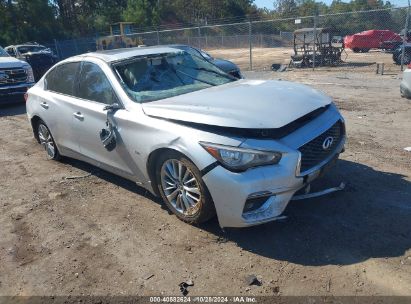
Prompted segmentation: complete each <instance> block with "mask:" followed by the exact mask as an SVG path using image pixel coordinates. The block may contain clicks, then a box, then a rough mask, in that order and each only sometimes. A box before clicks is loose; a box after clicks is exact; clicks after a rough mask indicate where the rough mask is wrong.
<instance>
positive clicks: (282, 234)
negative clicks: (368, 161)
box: [64, 159, 411, 266]
mask: <svg viewBox="0 0 411 304" xmlns="http://www.w3.org/2000/svg"><path fill="white" fill-rule="evenodd" d="M64 162H65V163H67V164H70V165H72V166H74V167H76V168H79V169H81V170H84V171H86V172H89V173H91V174H93V175H96V176H98V177H99V178H102V179H103V180H105V181H107V182H110V183H113V184H115V185H117V186H120V187H122V188H124V189H126V190H128V191H131V192H134V193H136V194H138V195H141V196H144V197H146V198H148V199H150V200H152V201H153V202H155V203H157V204H159V205H161V206H162V208H163V209H165V210H167V211H168V209H166V208H165V206H164V204H163V203H162V202H161V199H159V198H157V197H155V196H153V195H152V194H151V193H150V192H149V191H147V190H145V189H143V188H142V187H139V186H137V185H136V184H135V183H134V182H132V181H129V180H126V179H124V178H121V177H119V176H116V175H113V174H111V173H108V172H106V171H103V170H101V169H98V168H96V167H94V166H91V165H89V164H87V163H84V162H81V161H77V160H73V159H65V160H64ZM341 181H345V182H346V183H347V186H346V188H345V189H344V190H343V191H339V192H335V193H333V194H329V195H326V196H323V197H318V198H312V199H307V200H301V201H293V202H291V203H290V204H289V205H288V207H287V209H286V210H285V212H284V214H285V215H286V216H287V217H288V218H287V219H286V220H282V221H277V222H271V223H267V224H264V225H259V226H254V227H248V228H226V229H224V230H222V229H221V228H220V227H219V225H218V221H217V219H213V220H211V221H209V222H207V223H205V224H202V225H200V226H199V228H201V229H204V230H206V231H208V232H210V233H212V234H214V235H215V236H216V237H217V240H218V241H222V242H227V241H231V242H234V243H236V244H237V245H238V246H239V247H241V248H242V249H243V250H247V251H250V252H252V253H254V254H257V255H260V256H264V257H267V258H271V259H275V260H282V261H288V262H292V263H295V264H301V265H311V266H320V265H350V264H356V263H358V262H361V261H364V260H367V259H370V258H380V257H398V256H402V255H403V254H404V252H406V251H407V250H408V249H410V248H411V238H410V237H409V236H410V235H411V225H410V223H411V182H409V181H407V180H406V179H405V176H403V175H401V174H395V173H388V172H381V171H377V170H374V169H373V168H371V167H369V166H366V165H363V164H359V163H355V162H351V161H346V160H339V161H338V162H337V165H336V168H335V170H333V171H332V172H330V173H328V174H327V175H326V176H324V177H323V178H322V179H320V180H318V181H317V182H316V183H314V184H313V185H312V191H316V190H320V189H324V188H326V187H333V186H337V185H339V184H340V182H341ZM168 212H169V213H170V214H171V212H170V211H168ZM176 220H177V218H176Z"/></svg>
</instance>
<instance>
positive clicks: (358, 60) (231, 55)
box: [207, 47, 400, 73]
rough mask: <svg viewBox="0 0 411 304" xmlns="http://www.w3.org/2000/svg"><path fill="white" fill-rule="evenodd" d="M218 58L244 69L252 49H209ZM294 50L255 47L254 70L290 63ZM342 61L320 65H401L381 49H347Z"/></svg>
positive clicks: (388, 68)
mask: <svg viewBox="0 0 411 304" xmlns="http://www.w3.org/2000/svg"><path fill="white" fill-rule="evenodd" d="M207 51H208V52H209V53H210V54H211V55H212V56H214V57H216V58H224V59H227V60H230V61H233V62H234V63H236V64H237V65H238V66H239V67H240V68H241V69H242V70H248V69H249V68H250V50H249V49H248V48H239V49H219V50H215V49H210V50H207ZM292 54H294V51H293V50H292V48H291V47H275V48H253V49H252V64H253V70H270V68H271V65H272V64H273V63H277V64H288V63H289V62H290V59H291V57H290V56H291V55H292ZM341 59H342V61H343V62H342V63H341V64H340V65H339V66H337V67H331V68H330V67H320V68H318V69H319V70H321V71H330V72H333V73H334V72H335V71H337V70H338V71H352V72H354V71H355V72H375V71H376V65H375V63H384V69H385V72H386V73H398V72H399V71H400V66H398V65H396V64H394V61H393V59H392V54H389V53H384V52H382V51H379V50H371V51H370V52H369V53H354V52H352V51H351V50H350V49H346V50H345V51H344V52H343V53H342V55H341Z"/></svg>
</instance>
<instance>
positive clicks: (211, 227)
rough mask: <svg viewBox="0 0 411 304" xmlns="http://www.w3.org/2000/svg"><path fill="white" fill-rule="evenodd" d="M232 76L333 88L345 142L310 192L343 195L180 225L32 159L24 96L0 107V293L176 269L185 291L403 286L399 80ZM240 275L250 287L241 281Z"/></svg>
mask: <svg viewBox="0 0 411 304" xmlns="http://www.w3.org/2000/svg"><path fill="white" fill-rule="evenodd" d="M370 54H371V53H370ZM267 56H269V55H268V54H267ZM367 56H368V54H367ZM228 58H229V59H234V58H235V56H234V55H232V57H228ZM245 74H246V76H247V77H249V78H266V79H268V78H273V79H276V78H281V79H283V80H295V81H300V82H304V83H307V84H310V85H312V86H314V87H315V88H318V89H320V90H323V91H324V92H326V93H327V94H329V95H331V96H332V97H334V99H335V101H336V103H337V104H338V106H339V107H340V109H341V111H342V113H343V115H344V117H345V118H346V121H347V131H348V143H347V146H346V152H345V153H344V154H343V155H342V157H341V160H340V161H339V162H338V164H337V167H336V170H335V171H333V172H331V173H329V174H328V175H327V176H325V177H324V178H323V179H322V180H321V181H319V182H318V184H317V185H316V187H317V188H320V187H324V186H327V185H332V186H334V185H337V184H339V183H340V182H341V181H346V182H347V183H348V186H347V188H346V190H344V191H342V192H339V193H335V194H332V195H329V196H324V197H322V198H316V199H310V200H305V201H296V202H293V203H291V204H290V205H289V206H288V207H287V209H286V211H285V214H286V215H287V216H288V219H287V220H284V221H281V222H274V223H270V224H266V225H262V226H258V227H253V228H247V229H226V231H222V230H221V229H220V228H219V226H218V224H217V222H216V221H215V220H214V221H211V222H210V223H208V224H206V225H204V226H202V227H193V226H190V225H187V224H184V223H183V222H181V221H179V220H178V219H177V218H176V217H175V216H173V215H170V214H169V213H168V212H167V211H166V210H165V209H164V208H163V207H162V205H161V203H160V202H159V200H157V199H156V198H154V197H152V196H151V195H149V194H148V193H146V192H145V191H144V190H142V189H141V188H139V187H138V186H136V185H135V184H133V183H131V182H129V181H127V180H124V179H122V178H119V177H116V176H114V175H111V174H109V173H106V172H103V171H101V170H99V169H97V168H95V167H92V166H89V165H87V164H84V163H81V162H78V161H75V160H70V159H66V160H65V161H63V162H55V161H48V160H46V157H45V153H44V151H43V150H42V149H41V147H40V146H39V145H38V144H37V143H36V142H35V140H34V139H33V137H32V133H31V130H30V126H29V124H28V122H27V120H26V116H25V114H24V112H25V109H24V105H19V106H14V107H7V108H0V113H1V114H0V130H2V135H1V136H0V168H1V169H0V172H1V174H0V188H1V191H0V229H1V230H0V295H160V294H163V295H179V294H180V291H179V287H178V284H179V283H180V282H182V281H184V280H186V279H189V278H190V279H192V280H193V281H194V286H192V287H189V295H240V294H242V295H411V225H410V222H411V153H409V152H406V151H404V147H408V146H411V132H410V130H411V119H410V117H411V103H409V102H407V101H406V100H405V99H402V98H401V97H400V95H399V83H400V75H399V74H393V75H384V76H377V75H375V74H374V73H372V72H368V73H366V72H364V73H357V72H350V71H348V70H347V71H345V70H335V71H334V72H329V71H317V72H315V73H313V72H311V71H310V70H294V71H288V72H285V73H275V72H268V71H261V72H249V73H245ZM88 173H91V175H90V176H88V177H84V178H79V179H72V180H68V179H66V177H72V176H82V175H86V174H88ZM250 274H254V275H256V276H258V277H259V278H260V279H261V281H262V285H261V286H248V285H247V284H246V282H245V277H246V276H247V275H250Z"/></svg>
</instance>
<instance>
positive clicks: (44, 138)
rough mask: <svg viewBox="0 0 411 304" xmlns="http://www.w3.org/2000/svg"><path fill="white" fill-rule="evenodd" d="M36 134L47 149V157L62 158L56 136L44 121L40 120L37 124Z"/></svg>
mask: <svg viewBox="0 0 411 304" xmlns="http://www.w3.org/2000/svg"><path fill="white" fill-rule="evenodd" d="M36 134H37V138H38V140H39V143H40V144H41V145H42V146H43V148H44V150H45V151H46V154H47V158H48V159H53V160H60V158H61V156H60V152H59V150H58V149H57V146H56V143H55V142H54V138H53V136H52V135H51V132H50V130H49V128H48V127H47V125H46V124H45V123H44V121H42V120H39V121H38V123H37V126H36Z"/></svg>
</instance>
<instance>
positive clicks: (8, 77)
mask: <svg viewBox="0 0 411 304" xmlns="http://www.w3.org/2000/svg"><path fill="white" fill-rule="evenodd" d="M33 85H34V75H33V70H32V68H31V66H30V65H29V64H28V63H27V62H25V61H21V60H18V59H16V58H13V57H11V56H9V54H7V52H6V51H5V50H4V49H3V48H2V47H0V104H11V103H16V102H19V101H23V95H24V94H25V93H26V92H27V90H28V89H29V88H31V87H32V86H33Z"/></svg>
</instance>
